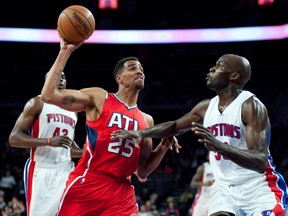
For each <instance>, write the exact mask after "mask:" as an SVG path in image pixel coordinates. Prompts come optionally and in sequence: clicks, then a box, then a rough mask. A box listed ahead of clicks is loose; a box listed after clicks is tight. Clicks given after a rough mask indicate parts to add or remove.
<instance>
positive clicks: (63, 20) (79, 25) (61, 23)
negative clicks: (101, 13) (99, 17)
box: [57, 5, 95, 44]
mask: <svg viewBox="0 0 288 216" xmlns="http://www.w3.org/2000/svg"><path fill="white" fill-rule="evenodd" d="M94 30H95V19H94V16H93V14H92V13H91V11H90V10H88V9H87V8H86V7H84V6H81V5H72V6H69V7H67V8H65V9H64V10H63V11H62V12H61V13H60V15H59V17H58V21H57V31H58V32H59V34H60V36H61V37H63V38H64V39H65V40H66V41H68V42H69V43H73V44H76V43H78V42H80V41H82V40H84V39H85V40H86V39H88V38H89V37H90V36H91V35H92V34H93V32H94Z"/></svg>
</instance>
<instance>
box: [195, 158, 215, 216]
mask: <svg viewBox="0 0 288 216" xmlns="http://www.w3.org/2000/svg"><path fill="white" fill-rule="evenodd" d="M207 160H208V161H205V162H204V163H203V164H201V165H200V166H199V167H198V169H197V170H196V172H195V174H194V176H193V177H192V180H191V183H190V186H191V188H195V189H197V193H196V194H195V197H194V201H193V204H192V206H191V211H192V216H207V213H208V209H209V202H210V199H211V194H210V187H211V185H212V184H213V183H214V181H215V179H214V175H213V172H212V170H211V167H210V163H209V154H207Z"/></svg>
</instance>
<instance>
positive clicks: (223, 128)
mask: <svg viewBox="0 0 288 216" xmlns="http://www.w3.org/2000/svg"><path fill="white" fill-rule="evenodd" d="M208 130H210V131H211V133H212V134H213V135H214V136H215V137H217V136H226V137H231V138H235V139H240V136H241V134H240V127H239V126H236V125H233V124H226V123H220V124H215V125H212V126H210V127H208Z"/></svg>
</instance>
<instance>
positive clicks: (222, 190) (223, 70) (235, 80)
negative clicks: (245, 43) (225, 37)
mask: <svg viewBox="0 0 288 216" xmlns="http://www.w3.org/2000/svg"><path fill="white" fill-rule="evenodd" d="M250 77H251V66H250V63H249V61H248V60H247V59H246V58H244V57H242V56H239V55H235V54H225V55H223V56H221V57H220V58H219V59H218V61H217V62H216V65H215V66H214V67H212V68H210V70H209V73H208V74H207V77H206V81H207V84H206V85H207V87H208V88H210V89H212V90H213V91H215V92H216V93H217V96H215V97H214V98H212V99H206V100H203V101H201V102H200V103H198V104H197V105H196V106H195V107H194V108H193V109H192V110H191V111H190V112H189V113H187V114H185V115H184V116H182V117H181V118H179V119H177V120H176V121H168V122H164V123H161V124H158V125H155V126H154V127H150V128H147V129H143V130H137V131H123V130H119V131H117V132H116V131H115V132H114V133H113V134H112V138H119V139H121V138H122V139H124V138H129V137H131V138H133V139H139V138H140V137H142V138H143V137H157V138H165V137H171V136H174V135H180V134H183V133H185V132H187V131H189V130H190V129H191V127H192V131H193V132H194V133H195V134H196V135H198V136H200V139H199V142H200V143H203V144H204V145H205V146H206V148H207V149H208V150H210V165H211V168H212V170H213V174H214V177H215V182H214V184H213V185H212V186H211V194H212V199H211V202H210V204H211V205H210V207H209V211H208V215H213V216H216V215H241V214H244V215H277V216H280V215H284V205H285V203H286V198H287V186H286V183H285V181H284V179H283V176H282V175H280V174H279V173H278V172H276V170H275V166H274V164H273V163H272V157H271V155H270V152H269V150H268V148H269V145H270V132H271V131H270V121H269V117H268V112H267V109H266V107H265V105H264V104H263V103H262V102H261V101H260V100H259V99H258V98H257V97H256V96H255V95H254V94H253V93H251V92H249V91H247V90H243V87H244V86H245V84H246V83H247V82H248V80H249V79H250ZM202 122H203V125H201V124H200V123H202ZM191 123H192V125H191Z"/></svg>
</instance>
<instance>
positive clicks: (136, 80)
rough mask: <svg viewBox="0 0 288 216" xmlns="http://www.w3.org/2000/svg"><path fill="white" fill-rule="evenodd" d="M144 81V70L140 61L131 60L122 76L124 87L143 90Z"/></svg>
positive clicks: (125, 66)
mask: <svg viewBox="0 0 288 216" xmlns="http://www.w3.org/2000/svg"><path fill="white" fill-rule="evenodd" d="M144 80H145V74H144V70H143V67H142V65H141V64H140V62H139V61H134V60H130V61H127V62H125V63H124V70H123V73H122V74H121V83H122V84H123V85H125V86H127V87H129V86H131V87H135V88H137V89H139V90H141V89H143V88H144Z"/></svg>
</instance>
